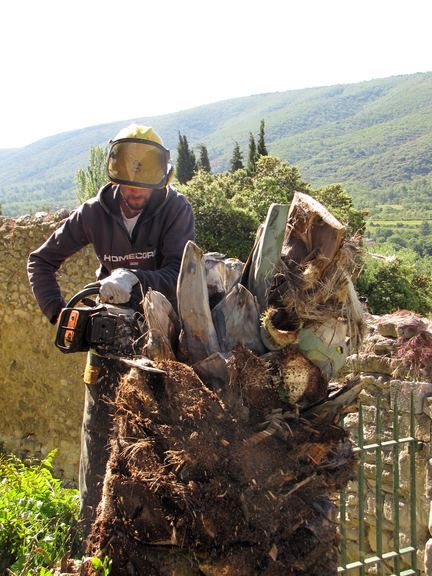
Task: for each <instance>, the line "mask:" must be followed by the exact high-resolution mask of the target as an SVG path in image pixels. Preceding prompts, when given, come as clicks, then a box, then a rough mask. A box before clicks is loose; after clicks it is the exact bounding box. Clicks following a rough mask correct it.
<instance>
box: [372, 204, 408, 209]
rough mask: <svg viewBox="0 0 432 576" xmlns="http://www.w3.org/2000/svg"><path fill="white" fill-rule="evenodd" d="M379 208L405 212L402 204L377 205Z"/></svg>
mask: <svg viewBox="0 0 432 576" xmlns="http://www.w3.org/2000/svg"><path fill="white" fill-rule="evenodd" d="M377 208H392V210H403V209H404V207H403V206H402V204H377Z"/></svg>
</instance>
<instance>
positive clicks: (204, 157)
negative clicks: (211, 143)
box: [197, 144, 211, 173]
mask: <svg viewBox="0 0 432 576" xmlns="http://www.w3.org/2000/svg"><path fill="white" fill-rule="evenodd" d="M197 164H198V169H199V170H204V172H209V173H211V166H210V160H209V157H208V152H207V148H206V147H205V146H204V144H201V145H200V146H199V158H198V163H197Z"/></svg>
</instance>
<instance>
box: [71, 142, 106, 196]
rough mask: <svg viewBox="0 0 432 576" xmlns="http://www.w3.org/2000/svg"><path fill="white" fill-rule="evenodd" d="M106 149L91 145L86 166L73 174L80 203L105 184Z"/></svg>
mask: <svg viewBox="0 0 432 576" xmlns="http://www.w3.org/2000/svg"><path fill="white" fill-rule="evenodd" d="M106 154H107V153H106V150H105V149H104V148H102V146H92V147H91V148H90V157H89V163H88V166H87V168H85V169H83V168H80V169H79V170H78V171H77V173H76V176H75V180H76V184H77V190H76V195H77V198H78V200H79V201H80V203H81V204H82V203H83V202H85V201H86V200H89V199H90V198H93V197H94V196H96V194H97V193H98V191H99V188H100V187H101V186H103V185H104V184H106V182H107V179H108V177H107V173H106Z"/></svg>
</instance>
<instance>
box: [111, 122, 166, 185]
mask: <svg viewBox="0 0 432 576" xmlns="http://www.w3.org/2000/svg"><path fill="white" fill-rule="evenodd" d="M107 173H108V178H109V179H110V180H111V182H115V183H116V184H125V185H127V186H136V187H138V188H164V187H165V186H167V184H169V182H171V180H172V179H173V178H174V167H173V166H172V164H171V163H170V153H169V150H167V149H166V148H165V146H164V145H163V142H162V138H161V137H160V136H159V134H158V133H157V132H156V131H155V130H153V128H151V127H150V126H140V125H138V124H131V125H130V126H127V127H126V128H123V129H122V130H120V132H119V133H118V134H117V135H116V136H115V138H114V139H113V140H111V141H110V148H109V151H108V159H107Z"/></svg>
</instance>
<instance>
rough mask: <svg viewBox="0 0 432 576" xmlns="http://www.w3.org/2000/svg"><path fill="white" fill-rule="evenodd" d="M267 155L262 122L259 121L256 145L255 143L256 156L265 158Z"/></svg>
mask: <svg viewBox="0 0 432 576" xmlns="http://www.w3.org/2000/svg"><path fill="white" fill-rule="evenodd" d="M267 154H268V151H267V147H266V144H265V135H264V120H261V124H260V130H259V136H258V143H257V156H267Z"/></svg>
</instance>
